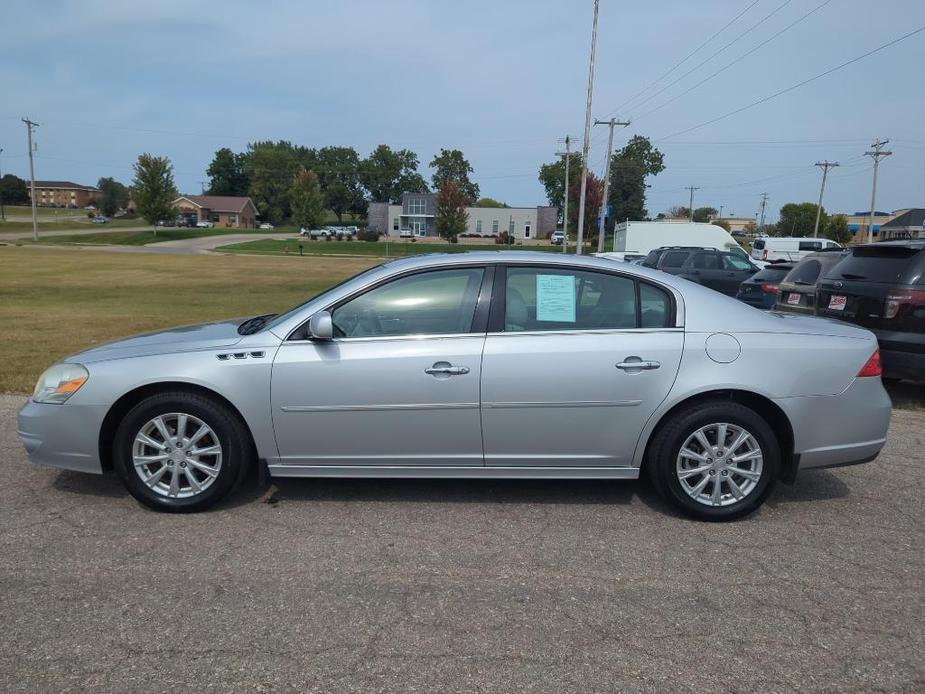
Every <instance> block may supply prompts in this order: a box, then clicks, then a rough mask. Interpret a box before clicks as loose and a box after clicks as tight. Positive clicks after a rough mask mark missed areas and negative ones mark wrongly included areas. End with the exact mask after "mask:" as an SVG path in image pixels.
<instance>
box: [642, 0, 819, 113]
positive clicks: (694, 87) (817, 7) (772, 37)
mask: <svg viewBox="0 0 925 694" xmlns="http://www.w3.org/2000/svg"><path fill="white" fill-rule="evenodd" d="M830 2H832V0H824V1H823V2H821V3H820V4H818V5H816V7H814V8H813V9H811V10H810V11H809V12H807V13H806V14H804V15H803V16H802V17H800V18H799V19H797V20H795V21H793V22H791V23H790V24H788V25H787V26H785V27H784V28H783V29H781V30H780V31H778V32H777V33H776V34H773V35H772V36H770V37H769V38H767V39H765V40H764V41H762V42H761V43H759V44H758V45H757V46H755V47H754V48H752V49H751V50H750V51H747V52H746V53H743V54H742V55H740V56H739V57H738V58H736V59H735V60H733V61H731V62H729V63H726V64H725V65H724V66H723V67H721V68H720V69H719V70H717V71H716V72H713V73H711V74H710V75H707V76H706V77H704V78H703V79H702V80H700V81H699V82H698V83H697V84H695V85H694V86H692V87H689V88H688V89H685V90H684V91H683V92H681V93H680V94H677V95H675V96H673V97H671V98H670V99H668V101H664V102H662V103H661V104H659V105H658V106H656V107H655V108H653V109H650V110H648V111H646V112H645V113H643V114H642V115H640V116H637V117H636V118H635V120H639V119H640V118H645V117H646V116H649V115H651V114H653V113H655V112H656V111H660V110H661V109H663V108H665V106H668V104H671V103H673V102H675V101H677V100H678V99H680V98H681V97H682V96H685V95H686V94H690V93H691V92H692V91H694V90H695V89H696V88H697V87H700V86H701V85H703V84H705V83H706V82H709V81H710V80H711V79H713V78H714V77H716V76H717V75H719V74H720V73H722V72H725V71H726V70H728V69H729V68H731V67H732V66H733V65H735V64H736V63H739V62H741V61H742V60H744V59H745V58H747V57H748V56H750V55H751V54H752V53H754V52H755V51H757V50H759V49H761V48H763V47H764V46H766V45H767V44H769V43H770V42H771V41H773V40H774V39H776V38H777V37H778V36H780V35H781V34H783V33H784V32H786V31H789V30H790V29H792V28H793V27H795V26H796V25H797V24H799V23H800V22H802V21H803V20H805V19H806V18H807V17H809V16H810V15H812V14H815V13H816V12H818V11H819V10H821V9H822V8H823V7H825V6H826V5H828V4H829V3H830Z"/></svg>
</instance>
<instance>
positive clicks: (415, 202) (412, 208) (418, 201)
mask: <svg viewBox="0 0 925 694" xmlns="http://www.w3.org/2000/svg"><path fill="white" fill-rule="evenodd" d="M425 211H426V202H425V201H424V199H423V198H412V199H411V200H409V201H408V214H424V212H425Z"/></svg>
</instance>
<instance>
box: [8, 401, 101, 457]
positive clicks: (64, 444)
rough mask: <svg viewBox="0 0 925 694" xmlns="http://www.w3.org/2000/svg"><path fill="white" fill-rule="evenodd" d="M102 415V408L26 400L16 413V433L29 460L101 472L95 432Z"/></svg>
mask: <svg viewBox="0 0 925 694" xmlns="http://www.w3.org/2000/svg"><path fill="white" fill-rule="evenodd" d="M105 414H106V412H105V408H103V407H97V406H90V405H77V404H74V403H64V404H63V405H43V404H39V403H37V402H33V401H32V400H29V401H28V402H26V404H25V405H23V407H22V409H21V410H20V411H19V415H18V416H17V422H16V429H17V431H16V433H17V434H18V435H19V440H20V442H21V443H22V445H23V447H24V448H25V449H26V455H27V456H28V457H29V461H30V462H32V463H35V464H37V465H50V466H52V467H58V468H63V469H65V470H77V471H78V472H95V473H101V472H102V471H103V470H102V465H101V464H100V455H99V432H100V425H101V423H102V421H103V417H104V416H105Z"/></svg>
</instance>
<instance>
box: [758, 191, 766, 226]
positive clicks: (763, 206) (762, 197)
mask: <svg viewBox="0 0 925 694" xmlns="http://www.w3.org/2000/svg"><path fill="white" fill-rule="evenodd" d="M767 206H768V194H767V193H762V194H761V223H760V224H759V225H758V228H757V229H755V231H760V230H761V229H763V228H764V209H765V208H766V207H767Z"/></svg>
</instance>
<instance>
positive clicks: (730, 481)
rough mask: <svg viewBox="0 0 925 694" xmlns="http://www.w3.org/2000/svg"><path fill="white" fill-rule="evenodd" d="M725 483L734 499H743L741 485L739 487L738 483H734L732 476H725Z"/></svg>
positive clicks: (743, 494)
mask: <svg viewBox="0 0 925 694" xmlns="http://www.w3.org/2000/svg"><path fill="white" fill-rule="evenodd" d="M726 483H727V484H728V485H729V489H731V490H732V495H733V496H734V497H735V498H736V499H744V498H745V493H744V492H743V491H742V487H740V486H739V485H738V484H736V481H735V480H734V479H732V477H727V478H726Z"/></svg>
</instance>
